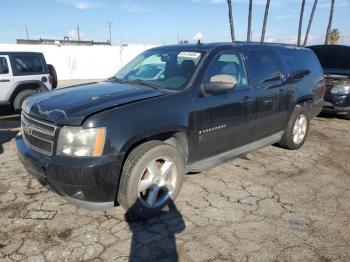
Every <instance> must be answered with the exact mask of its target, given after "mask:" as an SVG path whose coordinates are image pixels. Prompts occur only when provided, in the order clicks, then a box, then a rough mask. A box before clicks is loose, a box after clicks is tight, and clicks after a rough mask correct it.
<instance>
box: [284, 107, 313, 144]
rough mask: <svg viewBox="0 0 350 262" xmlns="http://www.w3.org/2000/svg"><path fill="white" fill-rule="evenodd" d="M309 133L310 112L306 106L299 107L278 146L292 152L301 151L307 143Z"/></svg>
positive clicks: (295, 110) (296, 108)
mask: <svg viewBox="0 0 350 262" xmlns="http://www.w3.org/2000/svg"><path fill="white" fill-rule="evenodd" d="M308 132H309V112H308V110H307V108H306V107H305V106H302V105H297V106H296V107H295V108H294V111H293V113H292V116H291V118H290V119H289V121H288V125H287V127H286V129H285V131H284V134H283V136H282V138H281V141H280V142H279V143H278V145H279V146H281V147H283V148H286V149H290V150H295V149H299V148H300V147H302V146H303V144H304V143H305V140H306V137H307V134H308Z"/></svg>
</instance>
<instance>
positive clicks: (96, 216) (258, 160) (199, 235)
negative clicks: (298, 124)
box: [0, 117, 350, 262]
mask: <svg viewBox="0 0 350 262" xmlns="http://www.w3.org/2000/svg"><path fill="white" fill-rule="evenodd" d="M17 130H18V119H16V118H15V119H6V120H0V138H1V139H0V261H23V260H24V261H81V260H83V261H86V260H90V261H176V260H179V261H249V262H250V261H325V262H326V261H327V262H328V261H350V132H349V130H350V121H346V120H343V119H341V118H338V117H320V118H315V119H314V120H313V121H312V123H311V127H310V132H309V137H308V140H307V142H306V143H305V145H304V146H303V147H302V148H301V149H300V150H298V151H288V150H284V149H280V148H277V147H274V146H270V147H267V148H264V149H262V150H260V151H257V152H255V153H251V154H248V155H247V156H246V157H244V158H242V159H238V160H235V161H232V162H230V163H227V164H224V165H221V166H219V167H217V168H215V169H212V170H210V171H208V172H204V173H200V174H194V175H187V176H186V177H185V181H184V184H183V188H182V190H181V193H180V195H179V197H178V199H177V200H176V201H175V203H174V206H173V207H171V208H170V211H168V212H164V213H162V214H160V215H159V216H157V217H155V218H152V219H149V220H147V221H137V220H130V219H126V218H125V211H124V210H123V209H122V208H121V207H117V208H115V209H113V210H110V211H108V212H91V211H87V210H83V209H78V208H76V207H74V206H72V205H70V204H68V203H66V202H65V201H64V200H62V199H61V198H60V197H58V196H57V195H56V194H54V193H52V192H50V191H48V190H47V189H45V188H43V187H42V186H41V185H40V184H39V183H38V182H37V181H36V180H35V179H34V178H32V177H31V176H30V175H28V174H27V173H26V171H25V169H24V167H23V166H22V165H21V164H20V162H19V159H18V157H17V153H16V147H15V142H14V137H15V135H16V132H17Z"/></svg>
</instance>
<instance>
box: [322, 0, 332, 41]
mask: <svg viewBox="0 0 350 262" xmlns="http://www.w3.org/2000/svg"><path fill="white" fill-rule="evenodd" d="M333 12H334V0H331V10H330V13H329V19H328V26H327V32H326V37H325V40H324V44H325V45H328V42H329V34H330V33H331V29H332V20H333Z"/></svg>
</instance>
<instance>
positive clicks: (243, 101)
mask: <svg viewBox="0 0 350 262" xmlns="http://www.w3.org/2000/svg"><path fill="white" fill-rule="evenodd" d="M253 102H254V99H253V98H251V97H250V96H245V97H243V98H242V99H241V104H251V103H253Z"/></svg>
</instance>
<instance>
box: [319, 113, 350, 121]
mask: <svg viewBox="0 0 350 262" xmlns="http://www.w3.org/2000/svg"><path fill="white" fill-rule="evenodd" d="M317 117H318V118H324V119H330V118H332V119H334V118H338V119H343V120H347V119H346V117H345V115H344V114H335V113H325V112H321V113H320V114H319V115H318V116H317Z"/></svg>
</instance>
